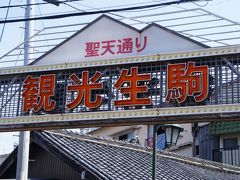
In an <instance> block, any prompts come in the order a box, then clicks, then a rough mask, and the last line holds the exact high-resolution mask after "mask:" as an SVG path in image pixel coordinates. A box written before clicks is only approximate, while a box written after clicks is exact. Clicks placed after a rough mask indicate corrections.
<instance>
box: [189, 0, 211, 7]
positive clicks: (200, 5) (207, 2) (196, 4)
mask: <svg viewBox="0 0 240 180" xmlns="http://www.w3.org/2000/svg"><path fill="white" fill-rule="evenodd" d="M192 3H193V4H195V5H196V6H198V7H205V6H207V5H208V3H209V0H207V2H206V3H205V4H204V5H199V4H197V3H195V2H192Z"/></svg>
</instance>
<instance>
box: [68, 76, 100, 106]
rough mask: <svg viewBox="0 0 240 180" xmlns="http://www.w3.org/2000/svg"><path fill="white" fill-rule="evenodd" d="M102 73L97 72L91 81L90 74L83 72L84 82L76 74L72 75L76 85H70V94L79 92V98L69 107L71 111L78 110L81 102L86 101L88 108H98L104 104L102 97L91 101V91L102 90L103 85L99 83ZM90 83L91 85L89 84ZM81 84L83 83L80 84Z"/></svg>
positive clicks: (71, 77)
mask: <svg viewBox="0 0 240 180" xmlns="http://www.w3.org/2000/svg"><path fill="white" fill-rule="evenodd" d="M101 75H102V73H100V72H98V71H97V72H96V73H95V74H94V75H93V76H92V77H91V78H90V80H89V72H88V71H83V72H82V82H81V81H80V79H79V78H78V77H77V75H76V74H72V75H71V76H70V79H71V80H72V81H73V82H74V85H68V86H67V91H68V92H74V91H76V92H77V97H76V98H75V99H74V100H73V101H72V102H71V103H69V104H68V105H67V108H68V109H69V110H71V109H74V108H76V107H77V106H78V105H79V104H80V103H81V101H82V100H83V99H84V105H85V106H86V107H88V108H97V107H99V106H100V105H101V103H102V97H101V96H100V95H96V100H95V101H91V96H92V95H91V90H95V89H102V88H103V83H97V81H98V80H99V79H100V77H101ZM89 81H90V83H89ZM80 82H81V83H80Z"/></svg>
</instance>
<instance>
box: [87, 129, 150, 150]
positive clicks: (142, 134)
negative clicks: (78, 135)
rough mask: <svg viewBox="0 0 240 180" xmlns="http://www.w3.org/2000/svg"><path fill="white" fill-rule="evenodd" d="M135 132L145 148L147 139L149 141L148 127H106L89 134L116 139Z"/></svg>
mask: <svg viewBox="0 0 240 180" xmlns="http://www.w3.org/2000/svg"><path fill="white" fill-rule="evenodd" d="M131 131H132V132H133V133H134V136H137V137H138V139H139V142H140V144H141V145H143V146H145V139H147V131H148V126H147V125H134V126H117V127H104V128H99V129H97V130H95V131H93V132H90V133H89V134H91V135H94V136H101V137H111V138H116V137H117V136H119V135H123V134H126V133H128V132H131Z"/></svg>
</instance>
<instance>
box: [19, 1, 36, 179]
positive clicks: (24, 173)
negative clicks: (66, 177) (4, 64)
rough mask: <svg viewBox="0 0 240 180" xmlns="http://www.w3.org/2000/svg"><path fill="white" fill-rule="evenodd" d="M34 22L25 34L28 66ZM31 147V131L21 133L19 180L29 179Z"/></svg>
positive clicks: (28, 9)
mask: <svg viewBox="0 0 240 180" xmlns="http://www.w3.org/2000/svg"><path fill="white" fill-rule="evenodd" d="M27 4H34V0H27ZM33 14H34V9H33V6H26V11H25V18H30V17H33ZM33 27H34V25H33V21H26V22H25V34H24V65H27V64H28V60H29V59H32V58H31V56H32V54H31V52H32V51H33V49H32V48H31V43H30V42H29V38H30V37H31V36H32V35H33ZM29 146H30V131H21V132H20V136H19V145H18V157H17V173H16V179H17V180H27V179H28V159H29Z"/></svg>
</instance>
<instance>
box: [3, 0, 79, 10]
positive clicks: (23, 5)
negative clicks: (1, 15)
mask: <svg viewBox="0 0 240 180" xmlns="http://www.w3.org/2000/svg"><path fill="white" fill-rule="evenodd" d="M73 1H83V0H66V1H59V4H61V3H66V2H73ZM46 4H49V3H47V2H45V3H44V2H42V3H34V4H16V5H11V6H10V5H8V6H0V9H4V8H16V7H26V6H38V5H46Z"/></svg>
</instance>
